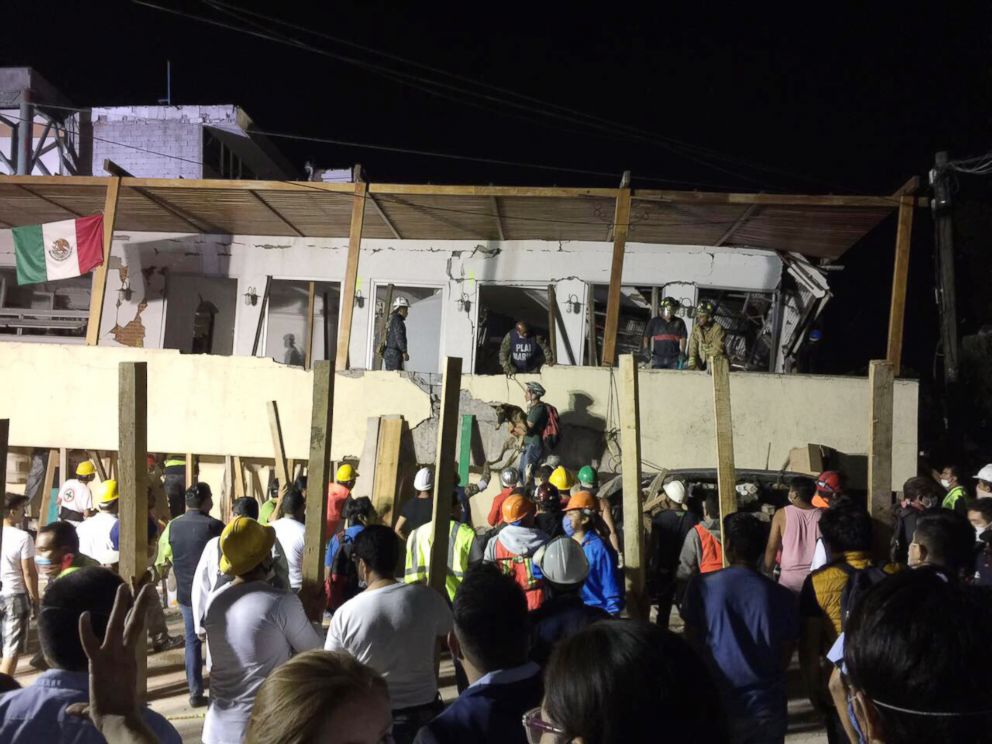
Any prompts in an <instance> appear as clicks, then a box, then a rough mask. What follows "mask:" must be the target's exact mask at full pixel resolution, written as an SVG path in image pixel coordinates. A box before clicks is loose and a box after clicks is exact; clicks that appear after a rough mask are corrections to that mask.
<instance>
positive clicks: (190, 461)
mask: <svg viewBox="0 0 992 744" xmlns="http://www.w3.org/2000/svg"><path fill="white" fill-rule="evenodd" d="M195 483H196V460H195V458H194V457H193V453H192V452H187V453H186V488H187V490H188V489H190V488H192V487H193V485H194V484H195Z"/></svg>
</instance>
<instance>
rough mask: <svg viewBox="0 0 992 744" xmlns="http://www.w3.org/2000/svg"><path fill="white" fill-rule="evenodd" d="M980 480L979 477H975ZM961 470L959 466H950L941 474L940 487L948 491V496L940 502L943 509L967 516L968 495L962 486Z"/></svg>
mask: <svg viewBox="0 0 992 744" xmlns="http://www.w3.org/2000/svg"><path fill="white" fill-rule="evenodd" d="M975 477H976V478H978V477H979V476H977V475H976V476H975ZM960 478H961V469H960V468H959V467H958V466H957V465H948V466H946V467H945V468H944V469H943V470H942V471H941V473H940V485H942V486H943V487H944V488H945V489H946V490H947V495H946V496H944V498H943V500H942V501H941V502H940V506H941V508H942V509H951V510H953V511H956V512H959V513H961V514H965V515H967V513H968V512H967V509H966V508H965V503H966V502H967V500H968V494H967V493H966V492H965V490H964V486H963V485H962V484H961V481H960Z"/></svg>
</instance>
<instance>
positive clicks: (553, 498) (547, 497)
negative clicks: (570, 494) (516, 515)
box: [535, 481, 561, 507]
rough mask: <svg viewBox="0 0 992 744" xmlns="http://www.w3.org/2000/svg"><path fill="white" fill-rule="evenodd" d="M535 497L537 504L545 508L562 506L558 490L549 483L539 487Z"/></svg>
mask: <svg viewBox="0 0 992 744" xmlns="http://www.w3.org/2000/svg"><path fill="white" fill-rule="evenodd" d="M535 496H536V498H537V503H538V504H540V505H541V506H544V507H549V506H554V505H555V504H561V496H559V495H558V489H557V488H555V487H554V486H553V485H551V484H550V483H548V482H547V481H545V482H544V483H542V484H541V485H539V486H538V487H537V493H536V494H535Z"/></svg>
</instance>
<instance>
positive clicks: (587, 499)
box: [565, 491, 599, 511]
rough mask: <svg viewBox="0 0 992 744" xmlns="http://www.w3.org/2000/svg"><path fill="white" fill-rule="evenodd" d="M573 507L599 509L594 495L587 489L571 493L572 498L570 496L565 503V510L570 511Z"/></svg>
mask: <svg viewBox="0 0 992 744" xmlns="http://www.w3.org/2000/svg"><path fill="white" fill-rule="evenodd" d="M573 509H588V510H589V511H599V504H597V503H596V497H595V496H593V495H592V494H591V493H589V492H588V491H579V492H578V493H576V494H573V495H572V498H570V499H569V500H568V503H567V504H565V511H572V510H573Z"/></svg>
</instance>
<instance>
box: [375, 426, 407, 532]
mask: <svg viewBox="0 0 992 744" xmlns="http://www.w3.org/2000/svg"><path fill="white" fill-rule="evenodd" d="M375 421H376V422H377V424H378V426H377V427H376V428H377V429H378V437H377V440H376V454H375V472H374V474H373V475H372V506H373V507H375V511H376V514H378V515H379V519H380V520H381V522H382V523H383V524H388V525H390V526H392V525H393V523H394V522H395V521H396V516H397V513H398V510H397V508H396V494H397V491H398V489H399V473H400V448H401V445H402V442H403V417H402V416H384V417H383V418H382V419H375Z"/></svg>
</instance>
